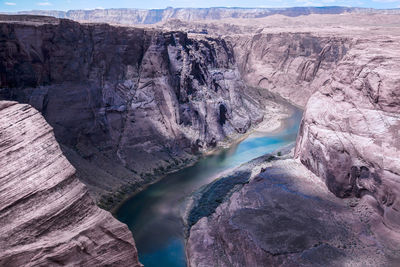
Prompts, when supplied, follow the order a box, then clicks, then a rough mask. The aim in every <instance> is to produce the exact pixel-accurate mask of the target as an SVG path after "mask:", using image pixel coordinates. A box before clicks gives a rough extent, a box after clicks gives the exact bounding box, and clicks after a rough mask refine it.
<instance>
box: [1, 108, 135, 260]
mask: <svg viewBox="0 0 400 267" xmlns="http://www.w3.org/2000/svg"><path fill="white" fill-rule="evenodd" d="M0 170H1V174H0V203H1V204H0V236H1V238H0V265H1V266H58V265H63V266H64V265H67V266H141V264H139V262H138V257H137V251H136V248H135V243H134V241H133V238H132V235H131V233H130V231H129V230H128V227H127V226H126V225H124V224H122V223H120V222H118V221H117V220H116V219H114V218H113V217H112V216H111V214H110V213H108V212H106V211H104V210H102V209H100V208H98V207H97V206H96V205H95V204H94V203H93V201H92V200H91V198H90V196H89V194H88V191H87V189H86V187H85V186H84V185H83V184H82V183H81V182H79V180H78V179H77V178H76V176H75V169H74V168H73V167H72V165H71V164H70V163H69V162H68V160H67V159H66V158H65V157H64V156H63V154H62V151H61V149H60V147H59V145H58V144H57V142H56V139H55V138H54V135H53V130H52V128H51V127H50V126H49V125H48V124H47V123H46V121H45V120H44V118H43V117H42V115H41V114H40V113H39V112H38V111H37V110H35V109H33V108H32V107H30V106H29V105H25V104H17V103H15V102H7V101H0Z"/></svg>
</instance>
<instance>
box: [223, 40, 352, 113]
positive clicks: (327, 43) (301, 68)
mask: <svg viewBox="0 0 400 267" xmlns="http://www.w3.org/2000/svg"><path fill="white" fill-rule="evenodd" d="M227 38H228V40H229V41H230V42H231V43H232V44H233V47H234V51H235V55H236V61H237V62H238V65H239V69H240V72H241V73H242V76H243V79H244V81H245V82H246V84H248V85H250V86H254V87H261V88H265V89H267V90H269V91H271V92H274V93H277V94H279V95H281V96H282V97H284V98H285V99H287V100H289V101H290V102H292V103H294V104H296V105H299V106H302V107H303V106H305V104H306V103H307V100H308V98H309V97H310V96H311V94H312V93H313V92H315V91H316V90H317V89H318V88H320V87H321V86H322V85H323V84H324V82H325V81H326V80H327V79H329V77H330V76H331V73H332V70H333V69H334V68H335V66H336V64H337V63H338V62H339V61H340V60H341V59H342V58H343V56H344V55H345V54H346V52H347V51H348V49H349V47H350V45H351V41H350V40H348V39H346V38H341V37H324V36H316V35H312V34H310V33H276V34H272V33H271V34H261V33H260V34H256V35H250V36H248V35H244V36H241V37H239V38H238V37H235V38H229V37H227Z"/></svg>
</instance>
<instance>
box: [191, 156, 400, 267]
mask: <svg viewBox="0 0 400 267" xmlns="http://www.w3.org/2000/svg"><path fill="white" fill-rule="evenodd" d="M275 159H276V158H275ZM268 161H270V156H268V155H267V156H265V157H264V158H260V159H257V160H255V161H253V162H252V163H248V164H247V166H242V167H241V168H239V170H237V171H235V172H234V173H233V174H231V175H230V176H229V177H226V178H222V179H220V180H217V181H216V182H215V183H214V184H213V185H211V186H209V187H208V188H209V189H208V190H206V191H205V192H203V194H202V197H199V199H200V201H202V199H203V198H204V199H206V200H208V201H210V200H212V199H211V198H210V197H209V196H210V195H212V196H215V195H216V193H215V192H212V194H211V193H209V191H210V190H211V189H212V188H213V187H218V188H219V189H218V192H221V188H224V187H223V184H225V183H227V184H226V186H227V187H229V188H231V187H230V184H231V183H232V181H236V180H239V184H240V183H243V182H242V181H241V180H243V178H242V177H243V173H246V172H245V169H246V168H247V173H248V172H252V173H253V174H255V175H252V178H251V179H250V182H249V183H248V184H245V185H242V187H241V188H240V187H239V188H236V190H234V192H233V193H232V194H231V195H230V196H228V197H225V198H224V197H223V196H222V197H221V196H220V197H219V201H218V203H217V205H218V207H217V208H216V209H215V210H214V211H213V212H211V214H205V213H204V214H203V216H198V217H200V219H197V221H196V223H195V224H194V225H193V226H192V227H191V228H190V232H189V236H188V240H187V245H186V253H187V260H188V264H189V266H343V265H349V266H366V265H371V266H391V264H394V263H396V262H398V261H399V260H400V251H399V250H398V247H396V246H395V245H394V246H393V247H390V246H387V244H385V243H381V242H380V241H379V238H377V235H376V234H374V233H373V232H371V231H370V229H371V228H370V225H369V223H371V222H373V221H379V215H377V214H376V213H375V212H371V206H370V205H369V204H368V201H371V199H363V201H360V202H358V201H356V200H352V201H351V202H347V203H346V202H345V201H343V200H342V199H339V198H336V197H335V196H334V195H333V194H331V193H330V192H329V190H328V189H327V188H326V186H325V185H324V184H323V182H322V181H321V180H320V179H319V178H318V177H317V176H315V175H314V174H312V173H311V172H309V171H308V170H307V169H306V168H305V167H304V166H303V165H302V164H300V163H299V162H296V161H294V160H292V159H286V160H279V161H274V159H273V161H272V163H268ZM260 171H261V172H260ZM259 172H260V173H259ZM248 176H249V175H247V176H246V177H248ZM232 177H233V179H232ZM247 179H248V178H247ZM237 186H238V185H236V187H237ZM203 201H204V200H203ZM215 201H217V200H215ZM215 203H216V202H215ZM197 206H198V205H197ZM197 206H196V209H193V210H192V212H196V214H198V213H199V210H198V207H197ZM372 210H374V209H373V208H372ZM200 211H201V210H200ZM192 212H190V213H189V214H192ZM359 217H361V218H362V220H360V219H359ZM190 218H191V217H190V216H189V219H190Z"/></svg>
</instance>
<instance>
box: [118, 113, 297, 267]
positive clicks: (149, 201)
mask: <svg viewBox="0 0 400 267" xmlns="http://www.w3.org/2000/svg"><path fill="white" fill-rule="evenodd" d="M293 110H294V112H293V114H292V116H291V117H290V118H288V119H286V120H285V127H284V128H283V129H282V130H281V131H279V132H277V133H272V134H271V133H270V134H267V133H262V132H254V133H253V134H251V135H250V136H249V137H247V138H246V139H245V140H243V141H242V142H240V143H238V144H235V145H233V146H232V147H230V148H229V149H225V150H223V151H221V152H220V153H218V154H215V155H211V156H207V157H205V158H203V159H201V160H199V161H198V162H197V163H196V164H195V165H193V166H191V167H187V168H185V169H182V170H180V171H178V172H175V173H172V174H170V175H167V176H166V177H164V178H163V179H162V180H161V181H159V182H157V183H155V184H153V185H151V186H149V187H148V188H147V189H146V190H144V191H142V192H140V193H139V194H136V195H135V196H133V197H132V198H130V199H129V200H128V201H126V202H125V203H124V204H123V205H122V206H121V207H120V208H119V209H118V210H117V212H116V217H117V218H118V219H119V220H120V221H122V222H124V223H126V224H127V225H128V227H129V229H130V230H131V231H132V234H133V237H134V238H135V242H136V246H137V248H138V251H139V260H140V262H141V263H143V264H144V266H146V267H160V266H162V267H180V266H186V260H185V251H184V237H183V224H182V220H181V218H180V209H181V207H182V203H183V201H184V200H185V198H186V197H187V196H189V195H190V194H191V193H192V192H193V191H194V190H196V189H198V188H200V187H201V186H202V185H205V184H208V183H210V182H211V181H213V180H214V179H215V178H217V177H218V174H220V173H221V172H224V171H227V170H229V169H231V168H233V167H237V166H239V165H240V164H242V163H245V162H247V161H250V160H252V159H254V158H257V157H259V156H262V155H264V154H266V153H270V152H272V151H274V150H277V149H279V148H281V147H283V146H285V145H287V144H290V143H292V142H294V141H295V140H296V136H297V132H298V128H299V124H300V120H301V116H302V113H301V111H300V110H299V109H296V108H293Z"/></svg>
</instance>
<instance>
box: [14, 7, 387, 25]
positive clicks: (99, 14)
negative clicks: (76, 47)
mask: <svg viewBox="0 0 400 267" xmlns="http://www.w3.org/2000/svg"><path fill="white" fill-rule="evenodd" d="M345 12H378V11H376V10H369V9H358V8H349V7H294V8H227V7H211V8H166V9H134V8H119V9H118V8H115V9H114V8H113V9H95V10H69V11H66V12H65V11H56V10H32V11H23V12H18V13H19V14H29V15H45V16H53V17H57V18H65V19H72V20H76V21H87V22H104V23H112V24H126V25H134V24H154V23H158V22H165V21H167V20H169V19H180V20H184V21H197V20H220V19H226V18H235V19H237V18H262V17H267V16H272V15H275V14H282V15H285V16H292V17H293V16H302V15H309V14H342V13H345ZM386 12H387V11H386ZM389 12H390V11H389ZM392 12H393V11H392Z"/></svg>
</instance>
